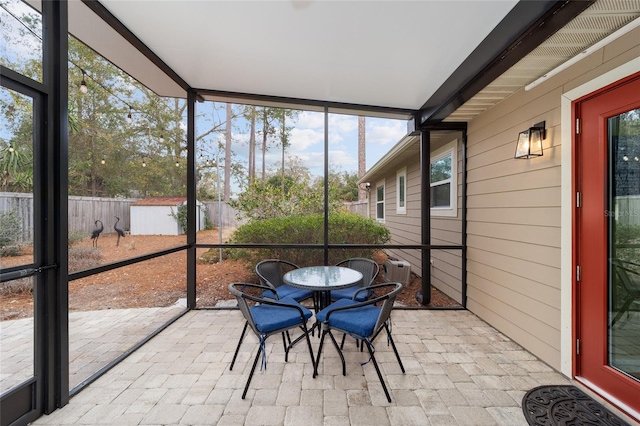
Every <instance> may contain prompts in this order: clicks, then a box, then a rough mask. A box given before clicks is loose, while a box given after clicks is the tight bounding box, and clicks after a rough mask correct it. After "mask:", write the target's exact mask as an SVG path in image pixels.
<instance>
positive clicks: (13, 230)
mask: <svg viewBox="0 0 640 426" xmlns="http://www.w3.org/2000/svg"><path fill="white" fill-rule="evenodd" d="M21 238H22V219H21V218H20V215H19V214H18V211H17V210H11V211H6V212H0V255H1V256H4V257H8V256H20V255H21V254H22V245H21V244H20V240H21Z"/></svg>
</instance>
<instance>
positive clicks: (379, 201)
mask: <svg viewBox="0 0 640 426" xmlns="http://www.w3.org/2000/svg"><path fill="white" fill-rule="evenodd" d="M376 220H377V221H378V222H384V181H381V182H378V184H377V185H376Z"/></svg>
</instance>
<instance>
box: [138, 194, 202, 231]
mask: <svg viewBox="0 0 640 426" xmlns="http://www.w3.org/2000/svg"><path fill="white" fill-rule="evenodd" d="M185 204H187V198H186V197H149V198H145V199H144V200H140V201H136V202H135V203H133V204H131V206H130V213H131V235H180V234H184V230H183V229H182V227H181V226H180V225H179V224H178V221H177V220H176V218H175V217H174V215H177V214H178V208H179V207H180V206H182V205H185ZM196 206H197V209H196V222H197V228H196V231H200V230H201V229H204V227H205V215H206V213H205V211H204V204H202V203H201V202H200V201H197V200H196ZM172 212H173V214H172Z"/></svg>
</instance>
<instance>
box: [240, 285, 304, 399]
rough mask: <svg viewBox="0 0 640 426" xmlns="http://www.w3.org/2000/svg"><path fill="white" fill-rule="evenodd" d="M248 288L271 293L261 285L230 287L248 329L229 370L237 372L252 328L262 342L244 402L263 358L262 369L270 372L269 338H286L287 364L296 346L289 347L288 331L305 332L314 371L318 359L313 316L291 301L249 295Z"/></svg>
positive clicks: (244, 331) (242, 336)
mask: <svg viewBox="0 0 640 426" xmlns="http://www.w3.org/2000/svg"><path fill="white" fill-rule="evenodd" d="M248 288H249V289H251V288H255V289H258V290H262V291H264V290H266V289H268V287H266V286H262V285H259V284H249V283H231V284H229V291H230V292H231V293H232V294H233V295H234V296H235V297H236V300H237V301H238V307H239V308H240V311H241V312H242V315H243V316H244V318H245V320H246V321H245V324H244V328H243V329H242V334H241V335H240V340H239V341H238V346H237V347H236V351H235V353H234V354H233V359H232V360H231V365H230V366H229V370H233V366H234V364H235V362H236V358H237V356H238V352H239V351H240V346H241V345H242V340H243V339H244V336H245V334H246V332H247V328H248V327H251V330H252V331H253V332H254V333H255V334H256V336H258V342H259V344H258V352H257V353H256V357H255V359H254V360H253V365H252V366H251V372H250V373H249V377H248V378H247V384H246V385H245V387H244V392H243V393H242V399H244V398H245V396H246V395H247V390H248V389H249V384H250V383H251V379H252V378H253V373H254V371H255V369H256V365H258V360H259V359H260V355H261V354H262V364H261V366H260V369H261V370H262V368H264V369H265V370H266V368H267V354H266V348H265V341H266V340H267V338H268V337H269V336H271V335H273V334H282V342H283V344H284V360H285V362H287V361H288V360H289V349H291V346H292V344H291V342H289V344H288V345H287V341H286V340H285V331H289V330H290V329H292V328H300V329H302V331H303V333H304V336H305V337H306V339H307V345H308V347H309V355H310V356H311V363H312V364H313V368H314V371H315V369H316V368H315V359H314V357H313V349H312V348H311V340H309V333H308V330H307V321H308V320H309V318H311V316H312V315H313V313H312V312H311V311H310V310H309V309H307V308H305V307H304V306H302V305H300V304H299V303H298V302H296V301H295V300H293V299H291V298H282V299H279V300H273V299H268V298H264V297H256V296H251V295H249V294H247V293H246V292H245V290H246V289H248ZM249 301H252V302H255V303H256V305H253V306H250V304H249Z"/></svg>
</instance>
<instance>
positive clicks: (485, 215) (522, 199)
mask: <svg viewBox="0 0 640 426" xmlns="http://www.w3.org/2000/svg"><path fill="white" fill-rule="evenodd" d="M638 40H640V31H638V30H635V31H634V32H632V33H630V34H629V35H627V36H625V37H623V38H621V39H619V40H617V41H615V42H614V43H612V44H610V45H609V46H607V47H605V48H603V49H601V50H600V51H598V52H595V53H594V54H592V55H591V56H589V57H588V58H585V59H583V60H582V61H580V62H579V63H578V64H577V65H574V66H573V67H571V68H569V69H567V70H565V71H563V72H562V73H560V74H558V75H556V76H555V77H553V78H551V79H550V80H548V81H547V82H544V83H542V84H541V85H539V86H537V87H536V88H534V89H533V90H531V91H528V92H527V91H524V90H522V91H520V92H518V93H516V94H514V95H513V96H511V97H509V98H508V99H506V100H505V101H503V102H502V103H500V104H498V105H497V106H496V107H494V108H492V109H491V110H489V111H487V112H485V113H484V114H482V115H480V116H478V117H477V118H476V119H474V120H473V121H472V122H470V123H469V128H468V145H467V170H468V175H467V183H468V186H467V194H468V200H467V207H468V211H467V246H468V251H467V285H468V288H467V295H468V299H467V307H468V309H469V310H471V311H472V312H474V313H475V314H476V315H478V316H479V317H480V318H482V319H484V320H485V321H487V322H489V323H490V324H491V325H492V326H494V327H495V328H497V329H498V330H500V331H501V332H503V333H505V334H506V335H508V336H509V337H510V338H512V339H513V340H515V341H516V342H518V343H519V344H521V345H522V346H524V347H525V348H526V349H528V350H529V351H531V352H532V353H533V354H535V355H537V356H538V357H540V358H541V359H542V360H543V361H545V362H547V363H548V364H549V365H551V366H552V367H554V368H557V369H560V346H561V344H560V311H561V309H562V306H561V304H560V291H561V271H560V248H561V247H560V244H561V242H560V235H561V230H560V223H561V208H560V206H561V177H560V172H561V150H562V148H563V146H562V144H561V137H560V136H561V126H560V125H561V119H562V117H561V109H560V104H561V97H562V94H563V93H565V92H567V91H569V90H571V89H572V88H574V87H577V86H579V85H582V84H584V83H586V82H588V81H590V80H591V79H593V78H595V77H597V76H599V75H601V74H603V73H605V72H607V71H609V70H610V69H612V68H615V67H617V66H619V65H620V64H623V63H626V62H628V61H630V60H632V59H634V58H637V57H638V56H639V54H640V47H638ZM540 121H546V128H547V137H546V139H545V142H544V156H543V157H540V158H535V159H530V160H515V159H514V158H513V155H514V151H515V142H516V139H517V135H518V133H519V132H520V131H522V130H524V129H526V128H528V127H530V126H532V125H533V124H534V123H537V122H540ZM565 149H570V147H569V146H567V147H565ZM565 285H571V283H566V284H565Z"/></svg>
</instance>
